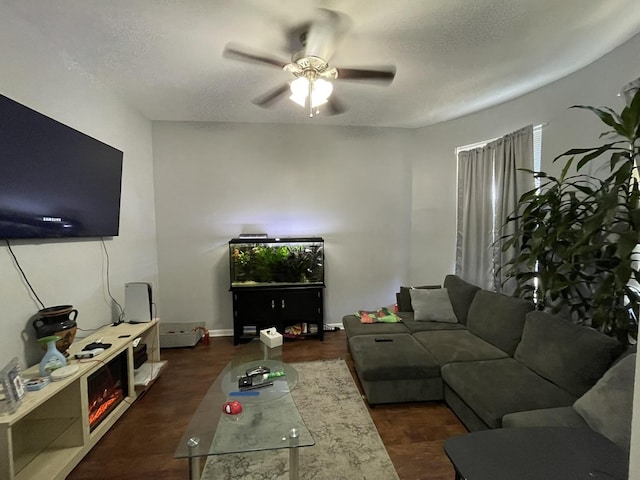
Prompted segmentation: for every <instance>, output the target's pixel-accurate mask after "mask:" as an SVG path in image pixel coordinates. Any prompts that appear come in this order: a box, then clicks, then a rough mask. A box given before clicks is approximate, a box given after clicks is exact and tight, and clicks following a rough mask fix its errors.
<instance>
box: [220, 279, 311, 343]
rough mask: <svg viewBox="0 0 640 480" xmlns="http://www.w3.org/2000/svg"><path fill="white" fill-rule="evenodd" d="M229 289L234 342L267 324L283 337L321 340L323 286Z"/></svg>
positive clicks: (249, 337) (257, 331)
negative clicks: (231, 298)
mask: <svg viewBox="0 0 640 480" xmlns="http://www.w3.org/2000/svg"><path fill="white" fill-rule="evenodd" d="M231 292H232V295H233V344H234V345H238V343H240V342H241V341H242V340H248V339H251V338H255V337H258V336H259V334H260V330H263V329H265V328H270V327H276V329H277V330H278V332H280V333H281V334H283V335H284V337H285V338H318V339H320V340H324V307H323V304H324V301H323V298H324V294H323V293H324V286H290V287H255V288H248V287H243V288H238V289H232V290H231Z"/></svg>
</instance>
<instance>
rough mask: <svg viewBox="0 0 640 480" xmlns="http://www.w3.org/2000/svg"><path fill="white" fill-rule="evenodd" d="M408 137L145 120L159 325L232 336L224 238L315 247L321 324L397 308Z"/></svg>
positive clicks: (404, 264)
mask: <svg viewBox="0 0 640 480" xmlns="http://www.w3.org/2000/svg"><path fill="white" fill-rule="evenodd" d="M410 135H411V132H410V131H406V130H394V129H370V128H333V127H313V126H300V125H298V126H294V125H289V126H287V125H280V126H275V125H263V124H199V123H170V122H166V123H165V122H154V125H153V149H154V162H155V190H156V212H157V223H158V264H159V272H160V277H161V278H162V282H161V283H162V285H161V291H160V292H161V296H162V299H163V303H164V311H163V320H165V321H169V322H183V321H204V322H206V324H207V326H208V327H209V328H212V329H215V330H220V329H223V330H225V329H231V328H232V325H233V322H232V314H231V294H230V293H229V291H228V290H229V258H228V243H227V242H228V241H229V240H230V239H231V238H233V237H236V236H238V235H239V234H240V233H259V232H266V233H268V234H270V235H273V236H322V237H324V239H325V259H326V272H325V274H326V277H325V280H326V284H327V289H326V292H325V293H326V297H325V298H326V300H325V309H326V315H325V321H326V322H327V323H334V322H340V321H341V319H342V317H343V316H344V315H345V314H347V313H350V312H354V311H355V310H357V309H360V308H376V307H379V306H382V305H386V304H390V303H393V302H394V301H395V298H394V292H395V291H396V290H397V287H398V285H399V284H400V282H401V280H404V279H406V274H407V271H408V264H409V252H408V248H407V246H408V244H409V230H410V224H409V215H410V210H411V209H410V197H411V195H410V188H411V175H410V167H409V165H410V158H409V155H408V150H407V147H406V144H407V142H408V140H409V139H410Z"/></svg>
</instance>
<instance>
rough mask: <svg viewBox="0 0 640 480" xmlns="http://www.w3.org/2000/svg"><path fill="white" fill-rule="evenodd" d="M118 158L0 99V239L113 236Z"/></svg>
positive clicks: (73, 132)
mask: <svg viewBox="0 0 640 480" xmlns="http://www.w3.org/2000/svg"><path fill="white" fill-rule="evenodd" d="M122 156H123V153H122V152H121V151H120V150H118V149H116V148H113V147H110V146H109V145H107V144H105V143H102V142H100V141H99V140H96V139H95V138H92V137H90V136H88V135H85V134H84V133H81V132H79V131H77V130H74V129H73V128H71V127H68V126H66V125H63V124H62V123H60V122H57V121H56V120H53V119H51V118H49V117H47V116H46V115H43V114H41V113H38V112H36V111H35V110H32V109H30V108H28V107H25V106H24V105H21V104H20V103H18V102H15V101H13V100H11V99H9V98H7V97H5V96H2V95H0V239H18V238H24V239H28V238H60V237H111V236H116V235H118V231H119V221H120V185H121V179H122Z"/></svg>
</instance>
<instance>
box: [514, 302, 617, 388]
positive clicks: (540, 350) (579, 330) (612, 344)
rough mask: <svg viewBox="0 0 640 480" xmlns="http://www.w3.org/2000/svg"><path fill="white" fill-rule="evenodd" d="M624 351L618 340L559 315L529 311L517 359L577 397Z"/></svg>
mask: <svg viewBox="0 0 640 480" xmlns="http://www.w3.org/2000/svg"><path fill="white" fill-rule="evenodd" d="M620 353H622V345H621V344H620V343H619V342H618V341H617V340H615V339H613V338H611V337H608V336H607V335H604V334H603V333H600V332H598V331H596V330H594V329H592V328H588V327H584V326H581V325H575V324H573V323H571V322H569V321H568V320H565V319H563V318H561V317H559V316H557V315H551V314H549V313H545V312H540V311H535V312H531V313H529V314H527V319H526V323H525V326H524V330H523V332H522V341H521V342H520V344H519V345H518V348H517V350H516V352H515V354H514V358H516V359H517V360H518V361H520V362H522V363H523V364H524V365H526V366H527V367H528V368H530V369H531V370H533V371H534V372H536V373H537V374H538V375H540V376H542V377H544V378H546V379H547V380H549V381H551V382H553V383H555V384H556V385H558V386H559V387H561V388H562V389H564V390H567V391H568V392H571V393H572V394H573V395H575V396H576V397H579V396H581V395H583V394H584V393H585V392H586V391H587V390H589V389H590V388H591V387H592V386H593V385H594V384H595V383H596V382H597V381H598V379H599V378H600V377H602V375H604V372H606V371H607V369H608V368H609V366H610V365H611V364H612V363H613V361H614V360H615V359H616V358H617V357H618V356H619V355H620Z"/></svg>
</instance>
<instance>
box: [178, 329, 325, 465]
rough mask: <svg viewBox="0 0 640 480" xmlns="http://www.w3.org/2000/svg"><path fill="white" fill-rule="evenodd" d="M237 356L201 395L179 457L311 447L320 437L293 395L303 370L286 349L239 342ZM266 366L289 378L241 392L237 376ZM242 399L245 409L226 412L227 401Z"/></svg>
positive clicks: (180, 447)
mask: <svg viewBox="0 0 640 480" xmlns="http://www.w3.org/2000/svg"><path fill="white" fill-rule="evenodd" d="M237 349H238V351H237V352H236V354H235V355H234V357H233V360H232V361H231V362H230V363H229V364H227V366H225V368H224V369H223V370H222V372H220V374H219V375H218V377H217V378H216V380H215V381H214V382H213V385H211V387H210V388H209V391H208V392H207V394H206V395H205V396H204V398H203V399H202V402H201V403H200V406H199V407H198V409H197V410H196V412H195V414H194V416H193V418H192V419H191V422H190V423H189V426H188V427H187V430H186V432H185V434H184V435H183V437H182V439H181V441H180V444H179V445H178V448H177V450H176V452H175V457H177V458H186V457H197V456H207V455H222V454H227V453H240V452H251V451H258V450H275V449H280V448H292V447H307V446H312V445H314V444H315V441H314V439H313V437H312V435H311V433H310V432H309V430H308V429H307V427H306V425H305V424H304V421H303V420H302V417H300V414H299V413H298V409H297V407H296V405H295V402H294V401H293V398H292V397H291V393H290V392H291V390H293V389H294V388H295V386H296V385H297V383H298V374H297V372H296V370H295V368H293V367H292V366H291V365H288V364H286V363H283V362H282V360H281V359H282V347H276V348H268V347H267V346H266V345H264V344H263V343H262V342H260V340H252V341H251V342H249V343H247V344H244V345H240V346H239V347H238V348H237ZM257 366H266V367H268V368H269V369H270V370H271V371H272V372H278V371H284V372H285V376H282V377H277V378H273V379H271V381H272V382H273V385H271V386H269V387H263V388H259V389H256V390H249V391H246V392H240V391H239V389H238V379H239V378H240V377H242V376H244V375H245V374H246V372H247V370H249V369H251V368H254V367H257ZM231 400H237V401H239V402H240V403H241V404H242V413H240V414H238V415H228V414H225V413H223V411H222V407H223V404H224V403H225V402H227V401H231Z"/></svg>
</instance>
